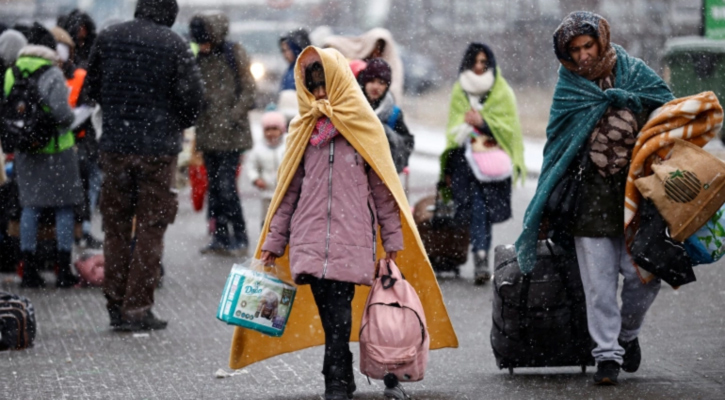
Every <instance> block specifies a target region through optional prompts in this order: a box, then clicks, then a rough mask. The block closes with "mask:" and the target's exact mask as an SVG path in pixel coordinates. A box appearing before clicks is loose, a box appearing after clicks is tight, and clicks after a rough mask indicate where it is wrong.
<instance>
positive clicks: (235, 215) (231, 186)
mask: <svg viewBox="0 0 725 400" xmlns="http://www.w3.org/2000/svg"><path fill="white" fill-rule="evenodd" d="M240 154H241V153H240V152H239V151H212V152H204V165H205V166H206V173H207V176H208V177H209V217H210V218H214V219H215V220H216V225H215V230H214V239H215V240H216V241H217V242H219V243H220V244H223V245H229V244H231V242H230V241H231V238H230V235H229V230H228V228H229V225H231V228H232V229H233V231H234V240H235V241H236V244H240V245H243V246H246V245H247V244H248V239H247V228H246V225H245V223H244V215H243V214H242V202H241V201H240V200H239V193H238V192H237V168H238V167H239V156H240Z"/></svg>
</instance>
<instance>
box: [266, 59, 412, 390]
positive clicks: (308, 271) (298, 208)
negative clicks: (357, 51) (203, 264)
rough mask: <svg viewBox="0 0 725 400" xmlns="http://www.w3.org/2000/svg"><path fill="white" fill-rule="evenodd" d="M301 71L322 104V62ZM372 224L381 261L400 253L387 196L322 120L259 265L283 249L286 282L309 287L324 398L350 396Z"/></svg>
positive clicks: (393, 207) (371, 260) (394, 211)
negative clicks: (358, 300) (353, 340)
mask: <svg viewBox="0 0 725 400" xmlns="http://www.w3.org/2000/svg"><path fill="white" fill-rule="evenodd" d="M303 71H304V82H305V86H306V89H307V90H309V91H310V93H312V94H313V95H314V96H315V99H316V100H321V99H326V98H327V87H326V84H325V72H324V70H323V67H322V64H321V63H320V62H314V63H312V64H311V65H309V66H307V67H306V68H304V70H303ZM297 90H304V89H303V88H299V87H298V89H297ZM360 107H370V106H369V105H368V104H366V103H365V104H360ZM386 151H387V150H386ZM378 226H379V227H380V235H381V239H382V243H383V248H384V249H385V252H386V258H388V259H392V260H394V259H395V257H396V255H397V252H398V251H400V250H403V234H402V229H401V222H400V210H399V209H398V205H397V203H396V202H395V200H394V198H393V195H392V194H391V193H390V190H389V189H388V188H387V187H386V186H385V184H384V183H383V182H382V180H381V179H380V178H379V177H378V175H377V174H376V173H375V171H373V170H372V169H371V168H370V167H369V166H367V165H366V163H365V161H364V159H363V157H362V156H361V155H360V154H358V152H357V151H356V150H355V148H354V147H353V146H352V145H351V144H350V143H349V142H348V141H347V140H346V139H345V138H344V137H343V136H342V135H341V134H339V132H338V131H337V129H336V128H335V126H334V125H333V124H332V121H331V120H330V119H329V118H328V117H325V116H323V117H321V118H320V119H319V120H318V121H317V124H316V126H315V129H314V131H313V133H312V137H311V139H310V142H309V143H308V144H307V147H306V149H305V152H304V157H303V160H302V162H301V163H300V165H299V167H298V169H297V171H296V173H295V175H294V178H293V180H292V182H291V183H290V185H289V188H288V189H287V192H286V193H285V195H284V198H283V200H282V203H281V204H280V206H279V208H278V209H277V211H276V212H275V214H274V216H273V217H272V221H271V225H270V231H269V233H268V234H267V237H266V240H265V242H264V244H263V245H262V261H263V262H264V263H265V264H272V263H273V262H274V261H275V259H276V258H277V257H280V256H282V255H283V254H284V252H285V248H286V247H287V244H288V243H289V252H290V253H289V259H290V270H291V272H292V277H293V279H294V280H295V282H296V283H297V284H309V285H311V289H312V293H313V295H314V298H315V302H316V303H317V308H318V310H319V313H320V318H321V320H322V326H323V328H324V331H325V359H324V364H323V368H322V373H323V374H324V375H325V399H328V400H345V399H348V398H350V399H351V398H352V396H353V392H354V391H355V381H354V377H353V369H352V353H350V348H349V341H350V333H351V327H352V310H351V302H352V299H353V296H354V294H355V285H371V284H372V282H373V278H374V275H375V261H376V257H377V254H376V242H377V237H376V236H377V231H378ZM396 389H399V388H396ZM400 392H401V393H402V389H400ZM387 393H388V391H386V394H387ZM396 398H397V397H396ZM400 398H405V397H400Z"/></svg>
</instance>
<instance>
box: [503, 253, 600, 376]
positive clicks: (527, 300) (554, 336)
mask: <svg viewBox="0 0 725 400" xmlns="http://www.w3.org/2000/svg"><path fill="white" fill-rule="evenodd" d="M537 247H538V248H537V253H538V257H537V264H536V267H535V268H534V270H533V271H532V272H531V273H530V274H528V275H524V274H522V273H521V270H520V269H519V263H518V261H517V259H516V250H515V248H514V246H513V245H507V246H498V247H496V249H495V262H494V263H495V271H494V280H493V282H494V296H493V326H492V328H491V347H492V348H493V353H494V356H495V357H496V362H497V364H498V367H499V368H500V369H503V368H508V370H509V372H510V373H512V374H513V371H514V368H520V367H562V366H581V368H582V372H586V367H587V366H588V365H594V358H593V357H592V355H591V351H592V349H593V348H594V342H593V341H592V339H591V337H590V336H589V330H588V328H587V316H586V304H585V300H584V290H583V288H582V283H581V277H580V275H579V266H578V264H577V258H576V254H572V253H571V252H566V251H564V250H563V249H561V248H560V247H558V246H554V245H553V243H552V242H551V241H540V242H539V244H538V246H537Z"/></svg>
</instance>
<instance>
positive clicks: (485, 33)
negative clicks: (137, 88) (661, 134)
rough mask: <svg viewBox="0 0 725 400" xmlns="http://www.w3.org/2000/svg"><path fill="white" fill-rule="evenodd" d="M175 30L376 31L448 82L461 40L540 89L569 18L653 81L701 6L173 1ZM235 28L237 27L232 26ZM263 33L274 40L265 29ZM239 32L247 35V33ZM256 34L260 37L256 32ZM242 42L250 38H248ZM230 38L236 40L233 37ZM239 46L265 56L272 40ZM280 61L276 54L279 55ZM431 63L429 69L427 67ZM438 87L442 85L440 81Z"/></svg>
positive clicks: (113, 4)
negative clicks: (216, 22)
mask: <svg viewBox="0 0 725 400" xmlns="http://www.w3.org/2000/svg"><path fill="white" fill-rule="evenodd" d="M178 1H179V5H180V7H181V11H180V14H179V18H178V20H177V25H176V26H175V29H176V30H177V31H178V32H180V33H181V34H184V33H185V31H186V25H187V22H188V20H189V19H190V18H191V16H192V15H193V14H194V13H196V12H199V11H202V10H209V9H216V10H221V11H223V12H224V13H225V14H226V15H228V16H229V18H230V20H231V21H232V23H233V24H234V23H237V24H239V23H242V24H243V23H247V25H248V24H249V23H250V22H253V21H263V22H269V24H275V26H279V27H283V28H284V29H287V28H288V27H290V26H293V25H295V26H300V27H305V28H308V29H313V28H315V27H318V26H321V25H325V26H329V27H331V28H332V31H333V32H334V33H336V34H347V35H355V34H359V33H362V32H364V31H365V30H367V29H370V28H372V27H376V26H382V27H385V28H388V29H390V30H391V31H392V32H393V35H394V37H395V38H396V41H397V42H398V43H399V44H400V45H401V47H402V48H403V53H404V62H407V63H408V64H414V65H406V68H414V67H418V66H422V65H424V64H425V65H426V67H425V68H424V69H422V71H423V72H422V73H424V74H429V75H431V76H433V78H434V79H436V80H439V81H445V82H449V81H452V80H453V79H454V78H455V76H456V73H457V70H458V62H459V61H460V58H461V57H462V55H463V50H464V49H465V47H466V45H467V43H468V42H471V41H481V42H486V43H488V44H490V45H491V46H492V48H493V49H494V51H495V52H496V55H497V58H498V60H499V64H500V65H501V66H502V68H503V69H504V71H505V74H506V77H507V79H509V80H510V81H512V82H513V83H515V84H519V85H535V86H544V87H548V86H551V85H553V83H554V82H555V80H556V69H557V68H558V65H559V64H558V62H557V61H556V59H555V58H554V53H553V51H552V38H551V35H552V33H553V32H554V30H555V29H556V27H557V26H558V24H559V22H560V21H561V20H562V18H563V17H564V16H565V15H566V14H568V13H569V12H571V11H576V10H591V11H594V12H597V13H599V14H601V15H603V16H604V17H605V18H607V19H608V20H609V22H610V25H611V27H612V41H613V42H615V43H619V44H621V45H623V46H624V47H625V48H626V49H627V50H628V51H629V52H630V54H632V55H634V56H637V57H640V58H642V59H644V60H645V61H646V62H647V64H649V65H650V66H652V67H653V68H654V69H655V70H656V71H658V72H659V73H662V71H663V63H662V56H663V51H664V43H665V41H666V39H667V38H669V37H675V36H683V35H697V34H699V32H700V24H701V18H702V11H701V7H702V0H606V1H605V0H490V1H480V0H446V1H440V0H356V1H350V0H178ZM135 3H136V1H135V0H0V9H1V10H2V11H1V12H0V21H2V22H5V23H13V22H14V21H15V20H18V19H28V18H34V19H38V20H40V21H41V22H45V23H46V24H52V22H53V21H54V20H55V18H56V16H57V15H58V14H61V13H67V12H68V11H70V10H71V9H73V8H76V7H78V8H81V9H83V10H85V11H87V12H88V13H89V14H91V15H92V16H93V17H94V18H95V19H96V20H97V22H98V25H99V26H102V24H103V21H104V20H106V19H108V18H119V17H120V18H122V19H130V18H132V16H133V9H134V6H135ZM236 26H239V25H236ZM268 28H269V29H267V30H268V31H269V33H268V35H275V36H277V35H279V30H280V29H281V28H280V29H277V28H276V27H274V26H270V27H268ZM245 32H246V31H245ZM245 34H248V36H249V35H252V34H249V33H248V32H246V33H245ZM262 34H263V33H262ZM250 37H251V36H250ZM239 39H242V37H241V36H240V37H239ZM259 40H260V42H259V43H256V42H255V43H246V44H245V43H242V44H244V45H246V46H248V47H250V48H255V49H261V50H257V51H264V52H267V53H269V54H270V55H273V54H275V53H277V49H276V48H275V47H276V46H275V43H276V38H261V37H260V39H259ZM280 57H281V56H280ZM428 64H430V65H428ZM446 84H447V83H446Z"/></svg>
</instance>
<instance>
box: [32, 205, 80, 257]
mask: <svg viewBox="0 0 725 400" xmlns="http://www.w3.org/2000/svg"><path fill="white" fill-rule="evenodd" d="M41 211H43V208H41V207H25V208H23V213H22V215H21V216H20V250H21V251H29V252H35V250H36V249H37V245H38V218H39V217H40V213H41ZM74 221H75V214H74V212H73V206H66V207H57V208H55V238H56V240H57V245H56V246H57V249H58V251H66V252H71V251H72V250H73V225H74Z"/></svg>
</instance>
